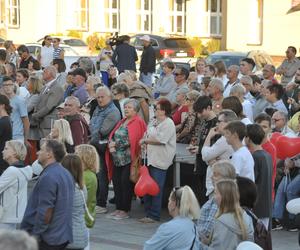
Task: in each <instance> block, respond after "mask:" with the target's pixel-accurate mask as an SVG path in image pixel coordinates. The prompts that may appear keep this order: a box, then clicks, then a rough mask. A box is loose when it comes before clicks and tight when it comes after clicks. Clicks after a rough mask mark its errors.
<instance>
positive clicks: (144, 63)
mask: <svg viewBox="0 0 300 250" xmlns="http://www.w3.org/2000/svg"><path fill="white" fill-rule="evenodd" d="M140 40H141V41H142V42H143V45H144V50H143V53H142V58H141V65H140V81H141V82H143V83H144V84H146V85H147V86H149V87H152V74H153V73H154V72H155V51H154V49H153V47H152V46H151V40H150V37H149V36H148V35H144V36H142V37H141V38H140Z"/></svg>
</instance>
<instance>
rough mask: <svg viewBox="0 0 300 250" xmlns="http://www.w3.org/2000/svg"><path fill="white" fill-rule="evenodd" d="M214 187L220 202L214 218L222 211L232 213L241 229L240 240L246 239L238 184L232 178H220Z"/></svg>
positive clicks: (222, 212)
mask: <svg viewBox="0 0 300 250" xmlns="http://www.w3.org/2000/svg"><path fill="white" fill-rule="evenodd" d="M215 188H216V189H217V190H218V191H219V193H220V195H221V197H222V198H221V203H220V205H219V210H218V213H217V215H216V218H218V217H220V216H221V215H222V214H224V213H233V216H234V218H235V220H236V222H237V224H238V225H239V227H240V229H241V231H242V240H246V239H247V238H248V237H247V230H246V226H245V223H244V220H243V210H242V208H241V207H240V201H239V200H240V195H239V191H238V186H237V184H236V182H235V181H234V180H231V179H222V180H219V181H217V182H216V184H215Z"/></svg>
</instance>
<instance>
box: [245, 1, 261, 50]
mask: <svg viewBox="0 0 300 250" xmlns="http://www.w3.org/2000/svg"><path fill="white" fill-rule="evenodd" d="M248 13H249V18H250V19H249V20H251V22H249V28H248V44H249V45H261V44H262V34H263V21H262V20H263V0H251V1H250V8H249V10H248Z"/></svg>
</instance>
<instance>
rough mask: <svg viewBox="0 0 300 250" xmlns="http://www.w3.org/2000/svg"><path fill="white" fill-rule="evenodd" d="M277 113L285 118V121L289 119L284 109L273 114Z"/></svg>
mask: <svg viewBox="0 0 300 250" xmlns="http://www.w3.org/2000/svg"><path fill="white" fill-rule="evenodd" d="M275 114H279V115H280V116H281V117H282V118H283V119H284V122H285V123H287V121H288V120H289V117H288V114H286V113H284V112H283V111H280V110H277V111H275V112H274V114H273V116H274V115H275Z"/></svg>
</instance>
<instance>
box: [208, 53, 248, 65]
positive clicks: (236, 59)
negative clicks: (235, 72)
mask: <svg viewBox="0 0 300 250" xmlns="http://www.w3.org/2000/svg"><path fill="white" fill-rule="evenodd" d="M243 58H245V56H234V55H209V56H208V57H207V58H206V62H207V63H208V64H214V63H215V62H216V61H223V62H224V63H225V65H226V67H227V68H228V67H229V66H231V65H240V61H241V60H242V59H243Z"/></svg>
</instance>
